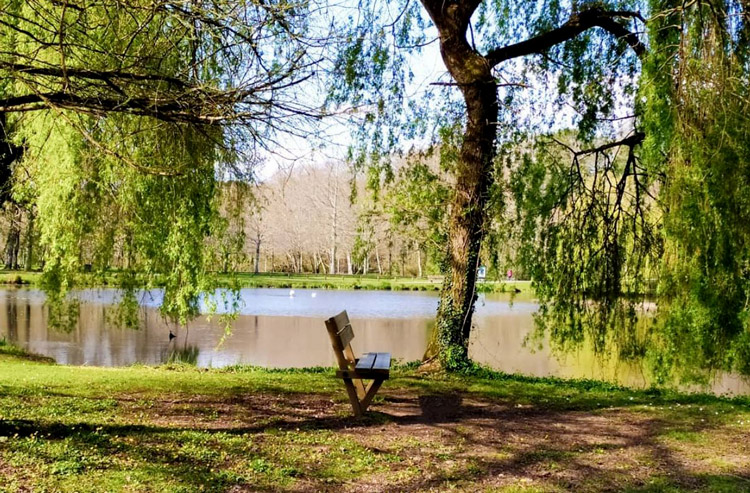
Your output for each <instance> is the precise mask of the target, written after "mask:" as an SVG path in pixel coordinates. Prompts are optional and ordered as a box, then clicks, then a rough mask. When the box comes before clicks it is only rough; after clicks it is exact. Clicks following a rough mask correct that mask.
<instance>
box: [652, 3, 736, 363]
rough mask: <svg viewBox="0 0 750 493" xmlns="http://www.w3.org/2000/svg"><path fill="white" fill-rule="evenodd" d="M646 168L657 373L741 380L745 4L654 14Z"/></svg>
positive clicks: (671, 7)
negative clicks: (655, 246) (659, 238)
mask: <svg viewBox="0 0 750 493" xmlns="http://www.w3.org/2000/svg"><path fill="white" fill-rule="evenodd" d="M654 8H655V9H656V8H658V11H657V12H658V15H656V16H655V17H654V22H653V25H652V26H651V37H652V39H653V44H654V47H655V53H658V54H659V55H658V57H657V56H655V57H654V59H653V61H652V63H651V64H650V65H649V67H648V71H647V72H646V74H645V79H644V84H643V86H644V94H645V97H646V100H647V102H646V104H645V108H644V121H645V122H648V127H647V131H648V133H649V134H650V137H649V139H648V140H647V142H646V152H647V158H648V160H649V161H650V162H652V163H654V164H655V165H656V164H661V165H662V166H663V168H662V171H663V173H664V174H665V176H666V179H665V182H664V186H663V189H662V191H661V194H660V201H661V203H662V208H663V210H664V234H663V237H664V240H663V241H664V258H663V265H662V270H661V272H660V274H661V275H660V283H659V292H658V295H659V303H660V307H659V308H660V312H661V317H660V318H659V320H658V322H657V326H656V330H655V335H656V345H655V346H656V347H655V350H654V355H655V356H654V357H655V359H656V362H657V364H658V368H659V369H661V370H662V373H667V372H668V370H669V369H674V370H676V372H677V373H678V374H679V375H681V376H683V377H686V378H694V377H696V376H700V375H703V374H705V370H726V371H737V372H740V373H742V374H744V375H750V323H749V322H750V318H749V315H750V311H748V308H749V307H750V223H749V222H748V218H749V217H750V186H749V185H750V4H748V3H747V2H736V1H727V2H719V1H710V2H696V3H694V4H692V5H690V6H687V7H685V6H682V5H681V4H677V3H675V4H671V3H665V4H657V5H655V6H654Z"/></svg>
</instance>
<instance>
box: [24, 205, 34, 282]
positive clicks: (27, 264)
mask: <svg viewBox="0 0 750 493" xmlns="http://www.w3.org/2000/svg"><path fill="white" fill-rule="evenodd" d="M33 253H34V210H33V208H30V210H29V222H28V224H27V226H26V258H25V259H24V263H23V265H24V268H25V269H26V270H31V263H32V261H33V260H34V259H33V256H32V254H33Z"/></svg>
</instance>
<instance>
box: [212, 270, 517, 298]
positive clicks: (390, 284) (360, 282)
mask: <svg viewBox="0 0 750 493" xmlns="http://www.w3.org/2000/svg"><path fill="white" fill-rule="evenodd" d="M220 279H221V280H222V281H223V282H224V283H226V284H230V283H232V282H234V283H237V284H238V285H239V286H242V287H263V288H293V289H305V288H310V289H350V290H357V289H367V290H371V289H372V290H383V291H438V290H439V289H440V286H441V283H442V278H440V277H439V276H430V277H425V278H414V277H389V276H378V275H374V274H369V275H366V276H354V275H352V276H349V275H318V274H266V273H264V274H247V273H236V274H231V275H230V274H226V275H220ZM477 290H478V291H479V292H492V293H503V292H515V290H519V291H520V292H528V291H530V290H531V282H530V281H511V282H500V281H485V282H481V283H479V284H477Z"/></svg>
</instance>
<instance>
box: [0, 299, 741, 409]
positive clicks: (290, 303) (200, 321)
mask: <svg viewBox="0 0 750 493" xmlns="http://www.w3.org/2000/svg"><path fill="white" fill-rule="evenodd" d="M240 294H241V300H242V303H241V308H240V311H239V315H238V317H237V319H236V321H235V322H234V323H233V325H232V332H231V335H230V336H229V337H228V338H226V340H225V341H224V342H223V344H221V345H219V342H220V341H221V339H222V337H223V336H224V334H225V327H224V325H223V324H222V323H221V322H220V321H219V320H218V317H217V316H214V317H206V316H201V317H199V318H197V319H196V320H194V321H191V322H190V323H189V324H188V325H187V327H184V326H183V327H177V326H175V325H174V324H171V323H168V322H166V321H165V320H164V319H163V318H162V317H161V316H160V315H159V312H158V309H157V307H158V306H159V303H160V301H161V292H160V291H149V292H143V293H140V295H139V299H140V303H141V305H142V308H141V313H140V328H139V329H135V330H134V329H126V328H119V327H117V326H115V325H114V324H113V320H112V319H113V317H112V312H113V307H114V306H115V304H116V302H117V300H118V292H117V291H115V290H112V289H98V290H86V291H81V292H79V293H78V294H77V296H78V298H79V299H80V302H81V304H80V316H79V318H78V321H77V323H76V324H75V326H74V327H73V328H72V330H71V331H70V332H61V331H59V330H55V329H52V328H50V327H48V324H47V321H48V313H47V309H46V307H45V296H44V293H42V292H41V291H39V290H33V289H15V288H9V289H0V338H5V339H7V340H8V341H9V342H12V343H13V344H16V345H18V346H21V347H23V348H25V349H27V350H29V351H31V352H34V353H38V354H43V355H46V356H50V357H52V358H54V359H55V360H56V361H57V362H58V363H62V364H70V365H95V366H125V365H130V364H133V363H143V364H149V365H156V364H161V363H164V362H166V361H169V360H170V358H173V359H174V358H177V359H180V360H187V361H189V362H192V363H195V364H197V365H199V366H203V367H223V366H228V365H235V364H252V365H259V366H265V367H276V368H288V367H310V366H332V365H334V364H335V358H334V355H333V352H332V350H331V347H330V342H329V339H328V335H327V333H326V329H325V325H324V322H323V321H324V320H325V319H326V318H328V317H330V316H332V315H334V314H336V313H338V312H340V311H341V310H344V309H346V310H347V311H348V312H349V316H350V318H351V319H352V324H353V326H354V330H355V339H354V341H353V342H352V346H353V347H354V350H355V352H362V351H388V352H391V353H392V355H393V357H394V358H397V359H400V360H402V361H405V362H406V361H414V360H418V359H420V358H421V357H422V355H423V353H424V351H425V348H426V345H427V340H428V337H429V334H430V330H431V324H432V323H433V320H434V316H435V311H436V308H437V301H438V298H437V293H435V292H411V291H333V290H330V291H328V290H314V289H297V290H294V291H293V292H292V291H291V290H289V289H266V288H263V289H243V290H242V291H241V293H240ZM536 309H537V305H536V303H534V302H533V300H529V299H522V298H517V299H514V300H511V299H510V296H509V295H502V294H493V295H480V297H479V300H478V302H477V309H476V314H475V316H474V329H473V331H472V339H471V344H470V355H471V357H472V358H473V359H474V360H475V361H478V362H480V363H483V364H486V365H488V366H490V367H492V368H495V369H497V370H501V371H504V372H508V373H521V374H525V375H533V376H559V377H564V378H596V379H604V380H610V381H617V382H620V383H623V384H626V385H631V386H637V387H642V386H646V385H648V378H647V376H646V375H645V374H644V373H643V371H642V369H641V368H640V366H638V365H627V364H621V363H620V364H618V363H617V362H614V361H601V360H599V359H597V358H595V357H594V356H593V355H592V354H591V353H590V352H589V351H586V350H581V351H579V352H577V353H574V354H567V355H564V356H556V355H555V354H553V353H552V352H551V351H550V349H549V348H548V347H547V346H546V345H545V346H544V347H542V348H535V350H534V349H532V348H531V347H527V345H526V344H525V341H526V338H527V336H528V335H529V334H530V333H531V332H532V330H533V327H534V323H533V318H532V315H533V313H534V312H535V311H536ZM170 332H171V333H172V334H174V335H175V336H176V337H174V338H171V339H170V337H169V335H170ZM691 390H699V389H691ZM712 391H713V392H715V393H720V394H750V385H748V383H747V382H746V381H745V380H743V379H741V378H738V377H736V376H732V375H719V376H717V378H716V379H715V381H714V382H713V384H712Z"/></svg>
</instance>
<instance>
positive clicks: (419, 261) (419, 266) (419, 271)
mask: <svg viewBox="0 0 750 493" xmlns="http://www.w3.org/2000/svg"><path fill="white" fill-rule="evenodd" d="M417 277H420V278H421V277H422V249H421V248H417Z"/></svg>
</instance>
